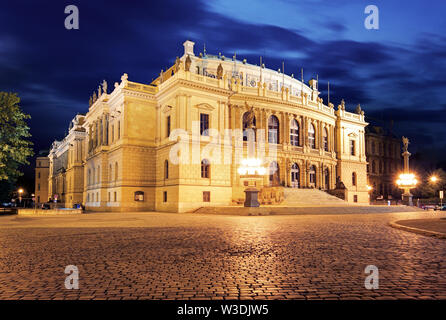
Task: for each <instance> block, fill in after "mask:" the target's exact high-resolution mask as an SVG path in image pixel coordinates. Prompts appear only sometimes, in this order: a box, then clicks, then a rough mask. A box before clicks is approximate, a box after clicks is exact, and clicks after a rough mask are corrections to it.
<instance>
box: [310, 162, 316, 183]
mask: <svg viewBox="0 0 446 320" xmlns="http://www.w3.org/2000/svg"><path fill="white" fill-rule="evenodd" d="M310 183H312V184H314V186H316V167H315V166H311V167H310Z"/></svg>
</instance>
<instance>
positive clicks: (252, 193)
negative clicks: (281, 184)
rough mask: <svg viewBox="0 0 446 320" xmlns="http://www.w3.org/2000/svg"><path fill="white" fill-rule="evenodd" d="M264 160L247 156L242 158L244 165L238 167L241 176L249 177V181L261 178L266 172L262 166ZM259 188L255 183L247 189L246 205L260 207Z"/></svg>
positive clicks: (243, 177)
mask: <svg viewBox="0 0 446 320" xmlns="http://www.w3.org/2000/svg"><path fill="white" fill-rule="evenodd" d="M261 164H262V161H261V160H260V159H256V158H247V159H243V160H242V165H241V166H240V167H239V168H238V170H237V172H238V174H239V175H240V178H242V179H247V180H248V181H249V180H251V181H254V180H256V179H261V178H263V176H264V175H265V173H266V169H265V168H264V167H262V165H261ZM258 193H259V190H258V189H257V188H256V187H255V185H251V186H250V187H248V188H246V189H245V195H246V196H245V203H244V206H245V207H260V203H259V201H258Z"/></svg>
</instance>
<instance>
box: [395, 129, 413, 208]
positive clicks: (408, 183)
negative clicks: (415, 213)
mask: <svg viewBox="0 0 446 320" xmlns="http://www.w3.org/2000/svg"><path fill="white" fill-rule="evenodd" d="M408 147H409V139H408V138H406V137H403V153H402V156H403V158H404V171H403V173H402V174H400V175H399V177H398V180H397V181H396V184H397V185H398V187H400V188H401V189H403V190H404V193H403V196H402V200H403V204H405V205H408V206H413V201H412V198H413V195H412V194H411V193H410V189H413V188H415V187H416V185H417V183H418V181H417V179H415V175H414V174H413V173H410V171H409V157H410V152H409V151H408Z"/></svg>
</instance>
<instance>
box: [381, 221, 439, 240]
mask: <svg viewBox="0 0 446 320" xmlns="http://www.w3.org/2000/svg"><path fill="white" fill-rule="evenodd" d="M389 226H391V227H392V228H395V229H400V230H404V231H407V232H412V233H416V234H421V235H423V236H427V237H434V238H437V239H446V233H441V232H436V231H429V230H425V229H419V228H414V227H408V226H404V225H401V224H398V223H397V221H392V222H389Z"/></svg>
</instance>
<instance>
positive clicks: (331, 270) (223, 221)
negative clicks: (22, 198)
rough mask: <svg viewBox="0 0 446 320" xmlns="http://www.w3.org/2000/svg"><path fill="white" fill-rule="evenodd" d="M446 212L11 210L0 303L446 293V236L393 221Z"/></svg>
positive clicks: (0, 239) (4, 230)
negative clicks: (74, 276)
mask: <svg viewBox="0 0 446 320" xmlns="http://www.w3.org/2000/svg"><path fill="white" fill-rule="evenodd" d="M442 216H445V213H433V212H416V213H413V212H412V213H392V214H362V215H358V214H344V215H339V214H337V215H303V216H301V215H296V216H260V217H259V216H256V217H241V216H214V215H193V214H168V213H126V214H118V213H96V214H88V215H73V216H57V217H22V216H3V217H0V299H36V298H38V299H79V298H80V299H401V298H403V299H407V298H416V299H432V298H441V299H446V261H445V257H446V240H442V239H435V238H430V237H425V236H421V235H417V234H413V233H410V232H405V231H402V230H398V229H394V228H391V227H389V226H388V222H389V221H395V220H403V219H411V218H428V217H431V218H432V217H442ZM67 265H76V266H77V267H78V268H79V273H80V281H79V286H80V288H79V290H67V289H65V287H64V280H65V277H66V276H67V275H66V274H64V270H65V267H66V266H67ZM367 265H376V266H377V267H378V268H379V276H380V280H379V289H377V290H367V289H365V287H364V280H365V277H366V274H365V273H364V269H365V267H366V266H367Z"/></svg>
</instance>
